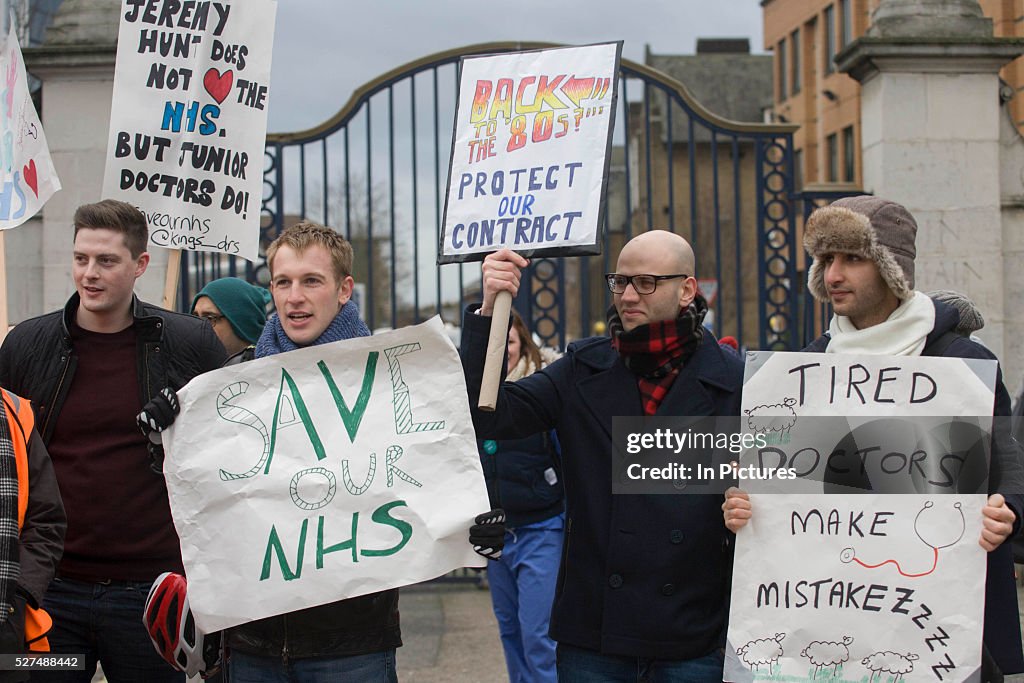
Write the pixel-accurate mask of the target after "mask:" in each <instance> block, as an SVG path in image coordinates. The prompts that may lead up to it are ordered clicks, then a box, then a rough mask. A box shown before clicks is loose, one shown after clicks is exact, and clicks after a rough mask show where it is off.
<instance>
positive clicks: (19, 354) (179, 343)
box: [0, 293, 227, 444]
mask: <svg viewBox="0 0 1024 683" xmlns="http://www.w3.org/2000/svg"><path fill="white" fill-rule="evenodd" d="M78 304H79V297H78V294H77V293H75V294H73V295H72V296H71V298H70V299H69V300H68V302H67V304H65V306H64V308H63V310H59V311H53V312H52V313H47V314H46V315H41V316H39V317H36V318H31V319H29V320H26V321H24V322H22V323H19V324H18V325H17V326H15V328H14V329H13V330H11V332H10V334H8V335H7V338H6V339H5V340H4V343H3V347H2V348H0V386H3V387H4V388H5V389H8V390H10V391H13V392H14V393H16V394H18V395H19V396H24V397H25V398H28V399H29V400H30V401H32V408H33V409H34V410H35V414H36V427H37V429H38V430H39V434H40V436H42V437H43V442H44V443H47V444H48V443H49V442H50V437H52V436H53V430H54V428H55V427H56V425H57V421H56V420H55V419H53V417H54V416H55V415H57V414H59V413H60V409H61V406H63V405H64V399H65V398H66V397H67V393H68V389H69V388H70V386H71V378H72V377H74V375H75V368H76V367H77V365H78V357H77V356H76V355H75V352H74V349H73V348H72V347H71V333H70V331H69V323H70V321H71V316H73V315H74V314H75V312H76V311H77V310H78ZM132 316H133V317H134V318H135V327H136V330H137V337H138V353H137V356H136V359H137V362H138V375H139V399H140V401H139V404H140V405H145V404H146V402H147V401H149V399H151V398H153V397H154V396H155V395H156V394H157V393H159V392H160V390H161V389H163V388H164V387H171V388H173V389H175V390H177V389H180V388H181V387H183V386H185V384H187V383H188V381H189V380H191V379H192V378H193V377H195V376H196V375H199V374H202V373H204V372H209V371H210V370H216V369H217V368H219V367H221V365H223V363H224V361H225V359H226V358H227V352H226V351H225V350H224V346H223V345H222V344H221V343H220V340H219V339H217V335H216V333H214V331H213V326H212V325H209V324H207V323H205V322H204V321H202V320H200V319H199V318H196V317H195V316H191V315H185V314H183V313H175V312H173V311H168V310H165V309H163V308H159V307H157V306H153V305H151V304H147V303H143V302H142V301H139V299H138V298H136V297H132Z"/></svg>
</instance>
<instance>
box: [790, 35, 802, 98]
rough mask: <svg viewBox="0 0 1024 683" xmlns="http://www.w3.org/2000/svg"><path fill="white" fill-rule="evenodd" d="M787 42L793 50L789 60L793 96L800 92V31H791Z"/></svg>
mask: <svg viewBox="0 0 1024 683" xmlns="http://www.w3.org/2000/svg"><path fill="white" fill-rule="evenodd" d="M789 42H790V45H791V46H792V49H793V58H792V59H791V60H790V61H791V63H792V66H793V73H792V79H791V80H792V82H793V90H792V93H791V94H793V95H795V94H797V93H798V92H800V29H797V30H795V31H793V33H792V34H790V36H789Z"/></svg>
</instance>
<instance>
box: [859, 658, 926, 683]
mask: <svg viewBox="0 0 1024 683" xmlns="http://www.w3.org/2000/svg"><path fill="white" fill-rule="evenodd" d="M915 661H917V655H915V654H914V653H913V652H908V653H907V654H905V655H901V654H900V653H898V652H892V651H890V650H886V651H884V652H875V653H873V654H870V655H868V656H867V657H865V658H864V659H862V660H861V662H860V663H861V664H863V665H864V666H866V667H867V668H868V670H869V671H870V672H871V676H870V677H869V678H868V681H869V682H870V681H872V680H873V679H874V678H875V675H876V674H877V675H878V680H882V674H896V681H899V680H900V679H901V678H903V674H908V673H910V672H911V671H913V670H914V662H915Z"/></svg>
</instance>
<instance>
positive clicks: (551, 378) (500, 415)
mask: <svg viewBox="0 0 1024 683" xmlns="http://www.w3.org/2000/svg"><path fill="white" fill-rule="evenodd" d="M490 323H491V319H490V318H489V317H484V316H479V315H474V314H471V313H470V314H467V315H465V316H464V323H463V327H462V364H463V369H464V370H465V374H466V385H467V389H468V390H469V394H470V406H471V407H472V413H473V424H474V426H475V427H476V431H477V435H478V436H479V437H480V438H485V439H486V438H493V439H510V438H520V437H523V436H526V435H529V434H533V433H536V432H540V431H546V430H550V429H555V430H556V432H557V433H558V440H559V442H560V444H561V447H562V467H563V472H564V475H565V476H564V480H565V501H566V520H565V540H564V542H563V545H562V563H561V568H560V569H559V574H558V585H557V587H556V592H555V601H554V605H553V606H552V612H551V637H552V638H554V639H555V640H557V641H558V642H559V643H565V644H568V645H574V646H576V647H581V648H585V649H588V650H593V651H597V652H601V653H602V654H606V655H619V656H626V657H651V658H658V659H693V658H697V657H703V656H705V655H707V654H710V653H711V652H714V651H715V650H718V649H719V648H721V647H722V646H723V644H724V642H725V622H726V617H727V616H728V611H729V588H730V583H731V569H732V548H733V544H732V539H733V536H732V534H731V533H729V531H728V530H727V529H726V528H725V525H724V524H723V523H722V501H723V498H722V496H720V495H697V494H692V495H684V496H660V495H615V496H613V495H612V477H611V476H609V475H610V473H611V471H612V418H613V416H616V415H632V416H639V415H642V414H643V411H642V404H641V402H640V390H639V388H638V386H637V377H636V375H635V374H633V373H632V372H630V371H629V369H627V368H626V366H625V365H624V364H623V362H622V359H621V358H620V357H619V354H618V353H616V352H615V351H614V350H613V349H612V347H611V342H610V340H609V339H608V338H607V337H601V338H596V337H595V338H590V339H583V340H581V341H578V342H574V343H573V344H571V345H570V346H569V349H568V351H567V352H566V354H565V356H563V357H562V358H559V359H558V360H556V361H555V362H553V363H552V364H551V365H549V366H547V367H546V368H544V369H543V370H540V371H538V372H535V373H533V374H532V375H530V376H529V377H524V378H523V379H521V380H519V381H517V382H505V383H503V384H502V385H501V388H500V389H499V392H498V403H497V407H496V410H495V411H494V412H492V413H487V412H484V411H481V410H479V409H477V408H476V403H477V397H478V394H479V387H480V379H481V376H482V375H483V366H484V356H485V355H486V348H487V337H488V334H489V329H490ZM742 384H743V362H742V361H741V360H740V359H739V358H737V357H736V356H735V355H727V354H726V353H725V352H724V351H722V349H721V348H720V347H719V346H718V342H717V341H716V340H715V338H714V335H712V334H711V333H707V334H705V335H704V339H703V341H702V343H701V345H700V347H699V348H698V349H697V351H696V352H695V353H694V355H693V357H692V358H690V360H689V361H688V362H687V363H686V364H685V365H684V366H683V368H682V370H681V371H680V373H679V376H678V377H677V378H676V380H675V382H673V384H672V388H671V389H669V392H668V394H667V395H666V396H665V399H664V400H663V401H662V403H661V405H660V406H659V407H658V411H657V415H659V416H667V415H687V416H691V415H692V416H699V415H738V414H739V409H740V389H741V387H742Z"/></svg>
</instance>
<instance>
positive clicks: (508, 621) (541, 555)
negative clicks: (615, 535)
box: [487, 515, 562, 683]
mask: <svg viewBox="0 0 1024 683" xmlns="http://www.w3.org/2000/svg"><path fill="white" fill-rule="evenodd" d="M561 556H562V516H561V515H558V516H556V517H552V518H551V519H546V520H544V521H542V522H538V523H536V524H531V525H528V526H521V527H517V528H515V529H509V530H508V532H507V533H506V534H505V549H504V550H503V551H502V553H501V559H500V560H493V561H491V562H488V563H487V580H488V581H489V582H490V584H491V603H492V604H493V606H494V616H495V617H496V618H497V620H498V630H499V632H500V633H501V645H502V648H503V649H504V650H505V664H506V666H507V667H508V678H509V681H511V683H555V681H556V680H557V674H556V672H555V641H553V640H551V638H550V637H549V636H548V622H549V621H550V619H551V603H552V602H553V601H554V598H555V584H556V583H557V582H558V564H559V562H560V561H561Z"/></svg>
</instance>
